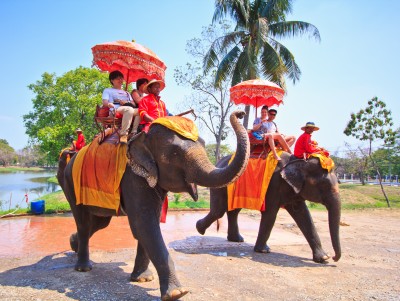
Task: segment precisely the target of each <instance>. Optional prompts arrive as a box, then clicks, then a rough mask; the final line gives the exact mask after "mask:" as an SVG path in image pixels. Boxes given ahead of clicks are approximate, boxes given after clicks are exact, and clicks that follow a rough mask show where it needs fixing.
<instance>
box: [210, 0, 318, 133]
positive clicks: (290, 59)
mask: <svg viewBox="0 0 400 301" xmlns="http://www.w3.org/2000/svg"><path fill="white" fill-rule="evenodd" d="M292 2H293V1H292V0H216V1H215V11H214V16H213V23H215V22H216V21H219V20H222V19H223V18H225V17H226V16H227V15H229V16H230V17H231V18H232V19H233V21H234V22H236V25H235V28H234V30H233V31H232V32H229V33H227V34H225V35H223V36H221V37H219V38H218V39H216V40H215V42H214V43H213V44H212V45H211V47H210V49H209V51H208V53H207V55H206V57H205V59H204V70H205V73H208V71H209V70H210V69H212V68H213V66H215V64H216V63H217V62H218V53H220V50H221V49H223V50H226V53H227V54H226V55H225V57H224V58H223V59H222V61H221V62H220V63H219V64H218V70H217V72H216V76H215V84H216V85H219V84H220V83H221V82H222V81H224V80H226V79H228V78H232V82H231V85H232V86H234V85H236V84H238V83H240V82H242V81H245V80H250V79H256V78H261V77H264V78H266V79H268V80H271V81H273V82H275V83H277V84H278V85H280V86H281V87H282V88H284V89H285V88H286V84H285V77H288V78H289V79H291V80H292V82H293V83H296V81H297V80H299V79H300V75H301V71H300V68H299V66H298V65H297V63H296V61H295V57H294V55H293V53H291V52H290V51H289V49H288V48H286V47H285V46H284V45H283V44H282V43H281V42H279V40H280V39H282V38H291V37H294V36H301V35H304V34H309V35H310V36H311V37H314V38H315V39H316V40H317V41H319V40H320V34H319V31H318V29H317V28H316V27H315V26H314V25H312V24H310V23H307V22H303V21H287V20H286V15H287V14H289V13H291V12H292ZM249 111H250V107H249V106H246V113H247V115H246V116H245V120H244V122H243V123H244V126H245V127H246V128H247V126H248V116H249Z"/></svg>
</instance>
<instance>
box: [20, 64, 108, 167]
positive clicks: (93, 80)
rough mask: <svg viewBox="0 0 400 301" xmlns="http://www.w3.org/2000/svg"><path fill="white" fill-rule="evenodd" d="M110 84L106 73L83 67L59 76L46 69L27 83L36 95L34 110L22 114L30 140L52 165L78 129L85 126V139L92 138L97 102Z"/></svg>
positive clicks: (98, 102)
mask: <svg viewBox="0 0 400 301" xmlns="http://www.w3.org/2000/svg"><path fill="white" fill-rule="evenodd" d="M108 86H109V82H108V77H107V75H106V74H103V73H101V72H100V71H98V70H96V69H91V68H84V67H78V68H77V69H75V70H72V71H69V72H67V73H65V74H64V75H62V76H60V77H56V75H55V74H49V73H47V72H46V73H44V74H43V75H42V79H41V80H40V81H37V82H36V83H35V84H31V85H29V86H28V87H29V89H30V90H31V91H32V92H33V93H34V94H35V97H34V98H33V99H32V102H33V111H31V112H29V113H28V114H26V115H24V116H23V119H24V123H25V127H26V133H27V134H28V136H29V140H30V143H31V144H32V145H39V148H40V151H42V152H44V153H46V154H47V158H46V159H47V161H48V163H49V164H55V163H56V162H57V160H58V155H59V153H60V151H61V150H62V149H63V148H65V147H68V146H70V145H71V142H72V140H73V139H74V138H75V139H76V133H75V130H76V128H78V127H80V128H81V129H83V132H84V134H85V137H86V140H89V141H90V140H91V139H92V138H93V136H94V135H95V134H96V132H97V129H96V128H95V126H94V124H93V116H94V113H95V108H96V104H100V103H101V94H102V91H103V90H104V88H106V87H108Z"/></svg>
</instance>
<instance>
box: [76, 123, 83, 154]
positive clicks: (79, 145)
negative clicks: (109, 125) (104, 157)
mask: <svg viewBox="0 0 400 301" xmlns="http://www.w3.org/2000/svg"><path fill="white" fill-rule="evenodd" d="M76 134H77V135H78V139H77V140H76V143H75V149H76V151H79V150H80V149H81V148H82V147H84V146H85V136H83V133H82V130H81V129H80V128H77V129H76Z"/></svg>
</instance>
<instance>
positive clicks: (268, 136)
mask: <svg viewBox="0 0 400 301" xmlns="http://www.w3.org/2000/svg"><path fill="white" fill-rule="evenodd" d="M267 116H268V107H267V106H263V107H262V109H261V118H256V119H255V120H254V123H253V132H255V133H256V134H258V135H260V136H262V137H263V139H264V140H268V145H269V147H270V149H271V151H272V154H273V155H274V157H275V159H276V160H278V161H280V160H281V158H280V157H279V155H278V153H277V152H276V149H275V141H274V140H277V141H278V142H279V144H280V145H281V146H282V148H283V150H284V151H286V152H288V153H290V154H291V153H292V152H291V150H290V148H289V145H288V144H287V143H286V141H285V139H284V138H283V136H282V135H281V134H280V133H278V132H273V131H272V127H271V123H269V121H270V120H269V118H268V117H267Z"/></svg>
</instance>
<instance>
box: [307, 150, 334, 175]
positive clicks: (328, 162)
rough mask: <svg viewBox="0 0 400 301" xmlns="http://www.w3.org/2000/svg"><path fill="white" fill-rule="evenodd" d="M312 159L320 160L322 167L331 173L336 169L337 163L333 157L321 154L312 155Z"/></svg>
mask: <svg viewBox="0 0 400 301" xmlns="http://www.w3.org/2000/svg"><path fill="white" fill-rule="evenodd" d="M310 157H315V158H318V159H319V162H320V163H321V167H322V168H323V169H326V170H328V172H331V170H332V169H333V168H334V167H335V162H333V160H332V158H331V157H327V156H325V155H323V154H319V153H314V154H310Z"/></svg>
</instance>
